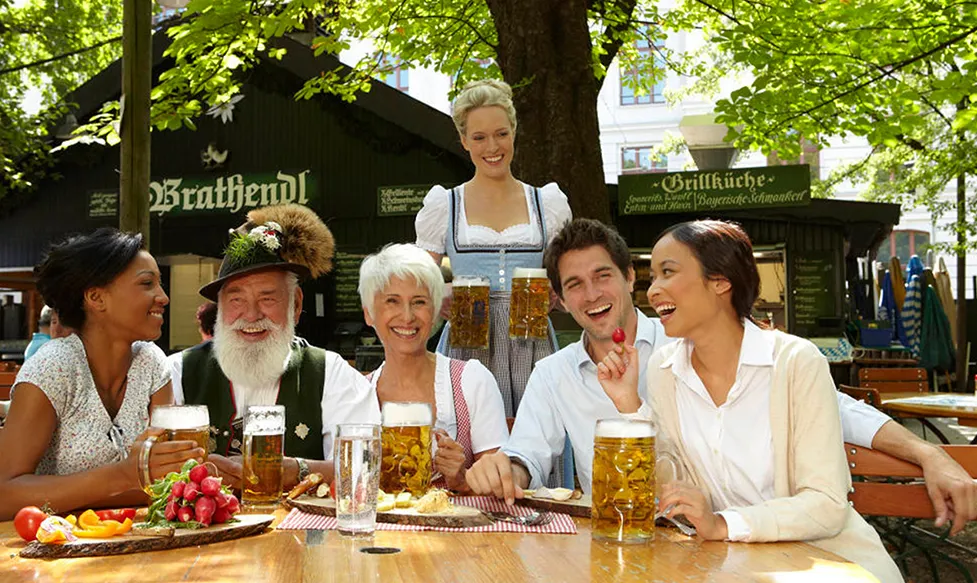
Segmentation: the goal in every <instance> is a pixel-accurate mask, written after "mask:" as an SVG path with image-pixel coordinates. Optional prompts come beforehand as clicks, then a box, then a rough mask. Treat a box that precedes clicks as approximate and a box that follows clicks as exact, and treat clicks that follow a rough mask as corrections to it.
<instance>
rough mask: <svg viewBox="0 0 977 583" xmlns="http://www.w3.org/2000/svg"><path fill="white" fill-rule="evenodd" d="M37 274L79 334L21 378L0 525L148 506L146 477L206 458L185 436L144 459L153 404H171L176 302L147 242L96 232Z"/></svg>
mask: <svg viewBox="0 0 977 583" xmlns="http://www.w3.org/2000/svg"><path fill="white" fill-rule="evenodd" d="M35 275H36V276H37V288H38V291H40V292H41V295H43V296H44V301H45V303H47V304H48V305H49V306H51V307H52V308H54V309H55V310H57V312H58V315H59V316H60V317H61V320H62V322H64V324H65V325H66V326H69V327H70V328H71V329H72V330H73V331H74V333H73V334H71V335H70V336H67V337H65V338H58V339H56V340H51V341H50V342H48V343H47V344H45V345H44V346H43V347H41V349H40V350H38V352H37V353H36V354H35V355H34V356H33V357H32V358H31V359H30V360H29V361H28V362H27V363H25V364H24V366H23V368H21V369H20V372H19V373H18V375H17V380H16V381H15V383H14V387H13V390H12V391H11V399H12V400H11V404H10V412H9V414H8V416H7V422H6V425H5V427H4V428H3V430H2V431H0V520H10V518H11V517H12V516H13V515H14V514H15V513H16V512H17V511H18V510H19V509H20V508H22V507H24V506H30V505H37V506H40V505H43V504H49V505H50V506H51V507H53V508H56V509H57V510H58V511H60V512H67V511H69V510H73V509H76V508H90V507H100V506H131V505H136V504H145V502H146V494H144V493H143V492H142V491H141V486H142V485H143V482H144V481H145V480H144V476H145V475H146V472H147V471H148V473H149V475H150V479H155V478H160V477H162V476H165V475H166V474H167V473H168V472H171V471H178V470H179V468H180V466H181V465H182V464H183V462H184V461H186V460H188V459H191V458H193V459H197V460H200V459H202V457H203V456H204V453H205V452H204V450H203V449H202V448H200V447H199V446H198V445H197V443H195V442H193V441H185V440H183V441H167V442H165V443H158V444H156V446H155V447H152V449H151V450H150V451H149V452H147V453H148V456H142V455H140V454H142V453H143V452H142V451H141V448H142V447H144V443H145V441H148V440H146V437H147V435H148V433H147V432H146V428H147V427H148V425H149V415H150V408H151V407H153V406H156V405H168V404H170V403H172V401H173V394H172V390H171V385H170V375H169V368H168V366H167V362H166V356H165V355H164V354H163V352H162V351H161V350H160V349H159V348H158V347H156V345H154V344H153V343H152V340H155V339H156V338H158V337H159V335H160V329H161V326H162V325H163V312H164V310H165V308H166V305H167V304H168V303H169V298H167V297H166V293H165V292H164V291H163V288H162V287H161V285H160V274H159V268H158V267H157V266H156V260H155V259H153V256H152V255H150V254H149V253H148V252H147V251H145V249H144V248H143V240H142V236H141V235H139V234H129V233H121V232H119V231H117V230H115V229H99V230H97V231H95V232H94V233H92V234H90V235H82V236H75V237H72V238H70V239H68V240H67V241H65V242H64V243H60V244H57V245H54V246H53V247H52V248H51V249H50V251H49V252H48V254H47V256H46V257H45V258H44V259H43V261H42V262H41V263H40V265H38V267H37V268H36V269H35ZM151 432H152V434H153V435H157V436H158V435H160V434H162V433H163V430H162V429H155V430H152V431H151ZM141 457H148V467H146V466H144V467H142V468H140V467H139V466H140V463H139V462H140V458H141Z"/></svg>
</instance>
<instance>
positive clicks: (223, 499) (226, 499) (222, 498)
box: [214, 492, 234, 508]
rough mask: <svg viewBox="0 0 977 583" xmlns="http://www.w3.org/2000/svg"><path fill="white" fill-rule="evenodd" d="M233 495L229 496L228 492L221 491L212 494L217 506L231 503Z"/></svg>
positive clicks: (221, 506) (225, 506)
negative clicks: (214, 494)
mask: <svg viewBox="0 0 977 583" xmlns="http://www.w3.org/2000/svg"><path fill="white" fill-rule="evenodd" d="M233 497H234V496H231V495H230V494H225V493H223V492H220V493H219V494H217V495H216V496H214V500H215V501H216V502H217V507H218V508H227V505H228V504H230V503H231V498H233Z"/></svg>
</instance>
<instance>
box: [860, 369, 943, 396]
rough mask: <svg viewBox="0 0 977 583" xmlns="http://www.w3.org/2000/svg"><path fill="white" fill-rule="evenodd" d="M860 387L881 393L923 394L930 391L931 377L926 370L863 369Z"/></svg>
mask: <svg viewBox="0 0 977 583" xmlns="http://www.w3.org/2000/svg"><path fill="white" fill-rule="evenodd" d="M858 387H859V388H863V389H864V388H871V389H876V390H877V391H879V392H880V393H910V392H913V391H916V392H920V393H923V392H926V391H928V390H929V375H927V374H926V369H924V368H863V369H860V370H859V371H858Z"/></svg>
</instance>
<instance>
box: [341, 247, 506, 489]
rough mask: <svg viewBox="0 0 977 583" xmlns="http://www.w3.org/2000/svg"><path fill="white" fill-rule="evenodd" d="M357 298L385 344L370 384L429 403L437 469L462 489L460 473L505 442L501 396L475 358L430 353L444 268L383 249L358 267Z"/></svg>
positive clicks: (385, 397)
mask: <svg viewBox="0 0 977 583" xmlns="http://www.w3.org/2000/svg"><path fill="white" fill-rule="evenodd" d="M359 292H360V300H361V302H362V304H363V314H364V316H365V318H366V322H367V324H369V325H370V326H372V327H373V328H374V330H376V333H377V336H378V337H379V338H380V342H381V343H383V351H384V359H385V360H384V362H383V364H381V365H380V367H379V368H378V369H377V370H375V371H374V372H373V373H372V375H371V377H370V380H371V382H372V383H373V386H374V388H375V389H376V392H377V397H378V399H379V401H380V406H381V407H382V406H383V403H384V402H386V401H416V402H424V403H428V404H429V405H430V406H431V411H432V413H433V415H434V420H435V422H434V434H435V439H436V440H437V444H438V450H437V453H436V454H435V458H434V469H435V470H436V471H438V472H440V473H441V474H442V476H444V479H445V482H446V485H447V487H448V488H450V489H453V490H456V491H466V490H467V489H468V486H467V484H466V483H465V472H466V471H467V470H468V468H470V467H471V465H472V464H473V463H474V462H475V460H477V459H479V458H481V457H482V456H483V455H485V454H489V453H493V452H494V451H495V450H497V449H498V448H499V447H501V446H502V445H503V444H504V443H505V442H506V440H507V439H508V437H509V432H508V429H507V428H506V421H505V409H504V407H503V404H502V395H501V393H500V392H499V387H498V385H497V384H496V381H495V377H493V376H492V373H491V372H490V371H489V370H488V369H487V368H486V367H485V366H484V365H482V364H481V363H480V362H478V361H477V360H469V361H467V362H466V361H461V360H454V359H450V358H448V357H447V356H444V355H442V354H435V353H432V352H428V350H427V346H426V344H427V340H428V338H429V337H430V335H431V330H432V327H433V325H434V321H435V318H436V316H437V314H438V308H439V307H440V306H441V300H442V298H443V296H444V283H443V280H442V276H441V269H440V268H439V267H438V266H437V264H436V263H435V262H434V259H432V258H431V256H430V255H429V254H428V253H427V252H426V251H424V250H423V249H421V248H419V247H416V246H414V245H409V244H395V245H388V246H386V247H384V248H383V250H381V251H380V252H379V253H376V254H374V255H370V256H369V257H367V258H366V259H365V260H363V264H362V265H361V266H360V283H359Z"/></svg>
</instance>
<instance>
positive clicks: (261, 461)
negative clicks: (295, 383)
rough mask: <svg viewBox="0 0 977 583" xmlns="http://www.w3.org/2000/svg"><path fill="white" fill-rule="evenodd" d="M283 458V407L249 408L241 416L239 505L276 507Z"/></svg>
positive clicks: (253, 507)
mask: <svg viewBox="0 0 977 583" xmlns="http://www.w3.org/2000/svg"><path fill="white" fill-rule="evenodd" d="M284 459H285V407H284V406H283V405H271V406H266V407H257V406H255V407H248V415H247V417H245V419H244V463H243V468H242V472H241V474H242V475H241V504H242V505H243V506H244V507H246V508H252V509H263V508H269V507H275V506H277V505H278V501H279V499H280V498H281V496H282V482H283V479H284V465H283V464H284Z"/></svg>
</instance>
